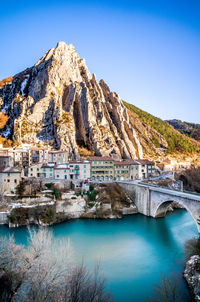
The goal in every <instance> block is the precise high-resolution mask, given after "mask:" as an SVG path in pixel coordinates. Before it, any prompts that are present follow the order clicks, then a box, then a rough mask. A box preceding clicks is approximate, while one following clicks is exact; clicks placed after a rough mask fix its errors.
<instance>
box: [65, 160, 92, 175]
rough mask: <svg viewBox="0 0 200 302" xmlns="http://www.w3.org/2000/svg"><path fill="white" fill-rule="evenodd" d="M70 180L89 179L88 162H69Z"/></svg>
mask: <svg viewBox="0 0 200 302" xmlns="http://www.w3.org/2000/svg"><path fill="white" fill-rule="evenodd" d="M69 169H70V170H69V174H70V179H73V180H77V179H79V180H86V179H89V178H90V161H88V160H85V161H70V162H69Z"/></svg>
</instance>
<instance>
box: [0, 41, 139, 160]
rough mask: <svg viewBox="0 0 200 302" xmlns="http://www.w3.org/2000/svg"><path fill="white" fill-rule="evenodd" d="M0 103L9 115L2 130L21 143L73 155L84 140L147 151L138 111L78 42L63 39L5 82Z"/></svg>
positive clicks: (95, 146)
mask: <svg viewBox="0 0 200 302" xmlns="http://www.w3.org/2000/svg"><path fill="white" fill-rule="evenodd" d="M0 106H1V112H5V114H6V115H8V116H9V120H8V122H7V124H6V126H5V127H4V128H3V129H2V130H1V131H0V135H1V136H3V137H5V138H10V139H15V140H16V141H18V142H19V143H29V144H33V145H36V144H38V143H40V144H42V145H44V144H46V145H50V146H52V147H54V148H56V149H66V150H67V151H68V153H69V156H71V157H74V158H78V157H79V152H78V147H79V146H82V147H85V148H86V149H88V150H92V151H94V152H95V154H96V155H104V156H113V157H118V158H135V157H143V149H144V144H143V142H142V141H140V135H138V134H139V132H138V131H137V129H135V127H134V120H133V117H131V120H130V115H129V114H128V111H127V109H126V107H125V106H124V105H123V103H122V101H121V99H120V97H119V96H118V95H117V94H116V93H114V92H111V91H110V89H109V87H108V86H107V85H106V83H105V82H104V81H103V80H101V81H100V82H99V83H98V82H97V80H96V78H95V75H91V74H90V72H89V70H88V68H87V66H86V64H85V61H84V60H83V59H81V58H80V57H79V55H78V54H77V52H76V50H75V49H74V47H73V45H66V44H65V43H64V42H59V43H58V45H57V47H56V48H52V49H50V50H49V51H48V52H47V53H46V54H45V55H44V56H43V57H42V58H41V59H40V60H39V61H38V62H37V63H36V64H35V65H34V66H33V67H31V68H28V69H26V70H25V71H23V72H21V73H19V74H17V75H15V76H14V77H13V78H9V81H6V80H5V81H2V82H0ZM143 141H144V138H143Z"/></svg>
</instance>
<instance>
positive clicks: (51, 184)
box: [45, 182, 54, 189]
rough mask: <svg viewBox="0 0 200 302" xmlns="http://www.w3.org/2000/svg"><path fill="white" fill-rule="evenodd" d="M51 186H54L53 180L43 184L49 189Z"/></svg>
mask: <svg viewBox="0 0 200 302" xmlns="http://www.w3.org/2000/svg"><path fill="white" fill-rule="evenodd" d="M53 186H54V183H53V182H50V183H47V184H45V187H47V189H51V188H52V187H53Z"/></svg>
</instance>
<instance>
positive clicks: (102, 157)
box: [88, 156, 115, 161]
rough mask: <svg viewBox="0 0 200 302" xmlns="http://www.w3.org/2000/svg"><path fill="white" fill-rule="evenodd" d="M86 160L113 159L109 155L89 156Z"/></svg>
mask: <svg viewBox="0 0 200 302" xmlns="http://www.w3.org/2000/svg"><path fill="white" fill-rule="evenodd" d="M88 160H98V161H115V159H114V158H112V157H109V156H91V157H89V158H88Z"/></svg>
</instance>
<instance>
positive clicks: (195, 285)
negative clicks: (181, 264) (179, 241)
mask: <svg viewBox="0 0 200 302" xmlns="http://www.w3.org/2000/svg"><path fill="white" fill-rule="evenodd" d="M184 277H185V279H186V281H187V283H188V285H189V287H190V289H191V291H192V293H193V295H194V299H195V301H197V302H199V301H200V256H198V255H194V256H192V257H191V258H190V259H189V260H188V261H187V263H186V268H185V271H184Z"/></svg>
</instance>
